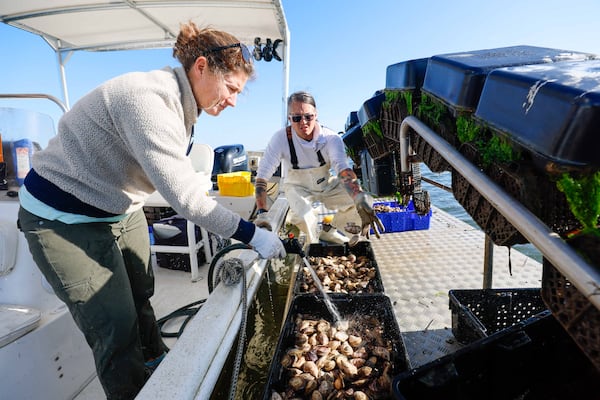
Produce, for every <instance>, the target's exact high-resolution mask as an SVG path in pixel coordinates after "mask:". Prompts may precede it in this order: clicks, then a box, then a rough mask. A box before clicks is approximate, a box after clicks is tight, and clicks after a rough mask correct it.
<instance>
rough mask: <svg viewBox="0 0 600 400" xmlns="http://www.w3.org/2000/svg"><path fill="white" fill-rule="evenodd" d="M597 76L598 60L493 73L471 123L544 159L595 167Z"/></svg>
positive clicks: (599, 142) (599, 118)
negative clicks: (481, 125)
mask: <svg viewBox="0 0 600 400" xmlns="http://www.w3.org/2000/svg"><path fill="white" fill-rule="evenodd" d="M599 71H600V60H590V61H579V62H560V63H551V64H544V65H538V66H536V67H535V68H531V67H527V66H524V67H512V68H501V69H497V70H495V71H492V72H491V73H490V74H489V76H488V78H487V80H486V82H485V85H484V87H483V91H482V94H481V99H480V101H479V105H478V106H477V111H476V112H475V118H477V119H478V120H480V121H482V123H483V124H485V125H488V126H490V127H491V128H492V129H493V130H494V131H497V132H499V133H501V134H504V135H506V136H507V137H508V138H509V139H510V140H513V141H515V142H517V143H518V144H520V145H521V146H523V147H525V148H526V149H528V150H530V151H532V152H533V153H534V154H539V155H541V156H543V157H544V158H546V159H550V160H552V161H555V162H558V163H561V164H571V165H579V166H585V165H593V166H595V167H599V166H600V158H599V157H598V148H600V136H599V135H598V124H599V123H600V77H599V74H598V72H599ZM573 77H577V79H574V78H573ZM534 89H535V96H532V95H531V91H532V90H534Z"/></svg>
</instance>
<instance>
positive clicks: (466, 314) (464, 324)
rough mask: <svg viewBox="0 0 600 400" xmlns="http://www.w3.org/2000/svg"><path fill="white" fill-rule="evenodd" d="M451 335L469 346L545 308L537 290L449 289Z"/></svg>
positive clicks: (539, 291) (538, 289)
mask: <svg viewBox="0 0 600 400" xmlns="http://www.w3.org/2000/svg"><path fill="white" fill-rule="evenodd" d="M448 297H449V299H450V310H451V311H452V333H453V334H454V337H455V338H456V340H458V341H459V342H461V343H471V342H474V341H476V340H479V339H481V338H484V337H487V336H489V335H491V334H493V333H495V332H498V331H501V330H503V329H506V328H508V327H510V326H512V325H514V324H516V323H518V322H521V321H523V320H526V319H528V318H530V317H532V316H534V315H536V314H538V313H540V312H542V311H544V310H546V309H547V307H546V304H545V303H544V301H543V300H542V295H541V290H540V288H519V289H464V290H450V291H449V292H448Z"/></svg>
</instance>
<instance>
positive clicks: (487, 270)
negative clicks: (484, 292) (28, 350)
mask: <svg viewBox="0 0 600 400" xmlns="http://www.w3.org/2000/svg"><path fill="white" fill-rule="evenodd" d="M493 276H494V242H492V239H491V238H490V236H489V235H485V245H484V247H483V288H484V289H491V288H492V283H493Z"/></svg>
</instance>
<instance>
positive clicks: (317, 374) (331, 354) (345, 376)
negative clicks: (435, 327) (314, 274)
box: [271, 314, 394, 400]
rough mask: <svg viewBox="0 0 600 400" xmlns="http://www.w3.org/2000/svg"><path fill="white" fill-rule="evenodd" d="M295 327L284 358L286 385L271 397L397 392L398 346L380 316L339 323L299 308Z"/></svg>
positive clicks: (361, 397)
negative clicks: (393, 387)
mask: <svg viewBox="0 0 600 400" xmlns="http://www.w3.org/2000/svg"><path fill="white" fill-rule="evenodd" d="M294 327H295V328H294V334H295V345H294V346H293V347H292V348H290V349H288V350H287V351H286V352H285V354H284V355H283V356H282V358H281V367H282V368H283V369H284V371H283V373H282V374H281V376H282V377H283V378H282V381H283V383H284V385H285V389H284V390H282V391H279V392H278V391H273V392H272V395H271V400H291V399H309V400H323V399H325V400H332V399H354V400H366V399H389V398H391V383H392V372H393V371H392V370H393V368H394V366H393V359H392V354H393V353H392V352H393V349H392V344H391V342H390V341H389V340H387V339H385V337H384V332H383V324H382V323H381V322H380V321H379V320H378V319H377V318H375V317H372V316H358V317H352V319H351V320H349V321H343V322H342V323H338V324H337V325H336V326H333V325H332V324H331V323H329V322H328V321H326V320H324V319H312V318H311V317H310V316H303V315H301V314H298V315H297V316H296V319H295V322H294Z"/></svg>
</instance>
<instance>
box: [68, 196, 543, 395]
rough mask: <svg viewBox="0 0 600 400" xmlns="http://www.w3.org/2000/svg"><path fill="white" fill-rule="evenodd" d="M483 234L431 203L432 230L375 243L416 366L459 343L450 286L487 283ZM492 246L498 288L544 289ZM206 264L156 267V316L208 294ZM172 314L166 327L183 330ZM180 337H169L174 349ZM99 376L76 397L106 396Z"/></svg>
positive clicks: (533, 264) (518, 258) (515, 254)
mask: <svg viewBox="0 0 600 400" xmlns="http://www.w3.org/2000/svg"><path fill="white" fill-rule="evenodd" d="M484 239H485V237H484V234H483V233H482V232H481V231H480V230H478V229H477V228H475V227H473V226H471V225H469V224H467V223H465V222H463V221H461V220H459V219H457V218H455V217H453V216H451V215H450V214H448V213H447V212H445V211H443V210H441V209H438V208H436V207H433V213H432V216H431V219H430V228H429V229H427V230H417V231H406V232H398V233H386V234H383V235H381V239H375V238H373V239H372V240H371V244H372V247H373V250H374V253H375V258H376V260H377V264H378V266H379V268H380V272H381V277H382V280H383V285H384V288H385V293H386V295H387V296H389V298H390V300H391V302H392V304H393V306H394V310H395V313H396V316H397V319H398V324H399V327H400V331H401V332H402V335H403V340H404V343H405V347H406V350H407V353H408V354H407V355H408V358H409V362H410V365H411V367H413V368H416V367H418V366H421V365H423V364H425V363H427V362H429V361H432V360H434V359H436V358H439V357H441V356H443V355H446V354H449V353H451V352H453V351H455V350H457V349H459V348H460V347H461V344H460V343H458V342H457V341H456V340H455V339H454V336H453V335H452V331H451V327H452V319H451V311H450V308H449V298H448V291H449V290H453V289H481V288H482V287H483V259H484ZM508 257H509V252H508V249H507V248H506V247H498V246H494V263H493V270H494V275H493V284H492V287H493V288H521V287H540V285H541V274H542V268H541V264H540V263H539V262H538V261H536V260H534V259H532V258H530V257H528V256H526V255H524V254H523V253H520V252H519V251H517V250H515V249H512V250H511V252H510V258H511V263H512V275H511V274H509V270H508V263H509V259H508ZM208 267H209V266H208V264H204V265H202V266H200V269H199V274H200V277H201V278H202V279H200V280H199V281H196V282H192V281H191V280H190V274H189V273H187V272H183V271H174V270H168V269H164V268H160V267H155V272H156V292H155V295H154V297H153V298H152V302H153V305H154V308H155V311H156V314H157V316H158V317H159V318H161V317H164V316H166V315H168V314H170V313H171V312H173V311H175V310H176V309H177V308H179V307H183V306H186V305H188V304H190V303H192V302H195V301H198V300H200V299H204V298H206V297H207V296H208V287H207V281H206V278H207V275H208ZM181 321H182V320H181V319H173V321H172V324H171V326H173V328H172V329H171V328H170V326H169V325H166V326H165V327H164V331H166V332H173V331H176V330H177V329H178V325H179V323H180V322H181ZM175 340H176V339H172V338H167V339H166V342H167V344H168V345H169V347H172V346H173V345H174V344H175ZM102 398H103V393H102V389H101V387H100V385H99V383H98V380H97V379H95V380H94V381H92V382H91V384H90V385H88V387H87V388H86V389H85V390H84V391H83V392H82V393H80V394H79V396H78V397H77V398H76V399H77V400H97V399H102Z"/></svg>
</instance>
